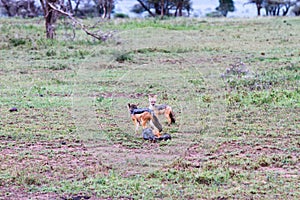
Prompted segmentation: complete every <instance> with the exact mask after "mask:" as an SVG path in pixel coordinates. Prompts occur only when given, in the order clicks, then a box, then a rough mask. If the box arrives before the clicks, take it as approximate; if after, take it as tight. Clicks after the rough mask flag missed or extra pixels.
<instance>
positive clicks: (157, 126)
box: [151, 112, 163, 132]
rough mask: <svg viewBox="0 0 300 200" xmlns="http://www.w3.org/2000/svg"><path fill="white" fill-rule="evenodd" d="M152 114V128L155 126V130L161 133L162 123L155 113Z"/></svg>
mask: <svg viewBox="0 0 300 200" xmlns="http://www.w3.org/2000/svg"><path fill="white" fill-rule="evenodd" d="M151 114H152V120H151V126H154V127H155V128H157V129H158V131H159V132H161V131H162V129H163V128H162V125H161V123H160V122H159V120H158V118H157V117H156V115H155V114H154V112H151Z"/></svg>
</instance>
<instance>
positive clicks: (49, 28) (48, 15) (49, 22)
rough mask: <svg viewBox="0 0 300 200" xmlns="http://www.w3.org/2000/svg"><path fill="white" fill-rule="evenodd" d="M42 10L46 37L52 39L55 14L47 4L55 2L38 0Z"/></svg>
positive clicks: (52, 0)
mask: <svg viewBox="0 0 300 200" xmlns="http://www.w3.org/2000/svg"><path fill="white" fill-rule="evenodd" d="M40 2H41V5H42V8H43V10H44V18H45V26H46V37H47V38H48V39H53V38H54V35H55V27H54V22H55V13H54V10H53V9H52V7H51V6H50V5H49V3H55V0H51V1H50V0H45V1H44V0H40Z"/></svg>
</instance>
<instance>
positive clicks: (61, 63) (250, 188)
mask: <svg viewBox="0 0 300 200" xmlns="http://www.w3.org/2000/svg"><path fill="white" fill-rule="evenodd" d="M84 23H85V24H90V25H94V27H96V28H95V31H97V30H96V29H101V30H102V31H111V30H113V31H114V37H113V38H111V39H109V40H108V41H106V42H99V41H95V40H93V39H92V38H91V37H89V36H87V35H85V34H84V33H82V31H81V30H78V29H77V30H75V32H76V37H75V39H72V34H73V30H72V27H69V26H68V23H66V22H64V21H61V22H60V23H59V26H57V34H56V40H54V41H49V40H46V39H45V33H44V23H43V19H32V20H21V19H1V24H0V30H1V34H0V49H1V50H0V51H1V57H0V61H1V62H0V78H1V82H0V88H1V90H0V92H1V96H0V113H1V118H0V119H1V121H0V151H1V154H0V163H1V164H0V168H1V169H0V199H30V198H31V199H80V198H82V199H299V198H300V178H299V171H300V163H299V157H300V152H299V150H300V131H299V124H300V116H299V113H300V91H299V80H300V74H299V70H300V64H299V63H300V50H299V43H300V32H299V30H300V20H299V18H257V19H167V20H156V19H147V20H116V21H108V22H98V21H92V20H90V21H84ZM150 93H152V94H153V93H155V94H158V95H159V99H158V101H159V103H167V104H169V105H171V106H172V107H173V109H174V111H175V114H176V120H177V121H176V124H175V125H172V126H170V127H168V126H167V125H166V120H165V119H164V118H163V117H161V118H160V121H161V122H162V123H163V125H164V132H167V133H170V134H171V135H172V140H170V141H162V142H158V143H149V142H147V141H143V140H142V137H141V134H135V133H134V127H133V124H132V121H131V120H130V117H129V113H128V110H127V107H126V105H127V103H139V104H140V106H142V107H147V106H148V100H147V95H148V94H150ZM12 108H15V109H17V111H13V110H11V112H10V109H12ZM140 132H141V129H140Z"/></svg>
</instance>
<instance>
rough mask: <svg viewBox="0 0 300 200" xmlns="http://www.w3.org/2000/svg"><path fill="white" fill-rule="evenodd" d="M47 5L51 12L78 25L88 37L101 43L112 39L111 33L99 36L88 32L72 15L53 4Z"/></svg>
mask: <svg viewBox="0 0 300 200" xmlns="http://www.w3.org/2000/svg"><path fill="white" fill-rule="evenodd" d="M48 5H49V6H50V7H51V8H52V9H53V10H55V11H56V12H58V13H60V14H62V15H65V16H67V17H69V18H70V19H71V20H72V21H73V23H74V24H76V25H79V26H80V28H81V29H82V30H83V31H84V32H85V33H86V34H88V35H90V36H92V37H94V38H96V39H98V40H101V41H106V40H107V39H108V38H110V37H112V33H101V34H99V33H93V32H91V31H89V30H88V29H87V28H86V26H85V25H84V24H82V23H80V22H79V21H78V20H77V19H76V18H75V17H73V15H72V14H71V13H67V12H65V11H63V10H60V9H58V8H56V7H55V6H54V5H53V4H51V3H49V2H48Z"/></svg>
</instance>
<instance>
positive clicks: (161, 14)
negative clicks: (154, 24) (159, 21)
mask: <svg viewBox="0 0 300 200" xmlns="http://www.w3.org/2000/svg"><path fill="white" fill-rule="evenodd" d="M160 6H161V8H160V17H161V18H163V17H164V7H165V3H164V0H161V4H160Z"/></svg>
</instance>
